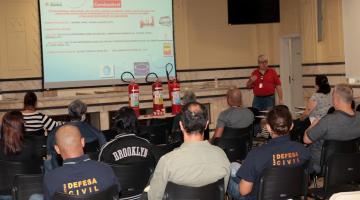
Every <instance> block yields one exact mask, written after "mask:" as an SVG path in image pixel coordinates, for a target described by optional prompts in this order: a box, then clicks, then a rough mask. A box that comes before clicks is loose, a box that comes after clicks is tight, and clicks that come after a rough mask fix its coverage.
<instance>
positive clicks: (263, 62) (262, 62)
mask: <svg viewBox="0 0 360 200" xmlns="http://www.w3.org/2000/svg"><path fill="white" fill-rule="evenodd" d="M267 63H268V61H267V60H263V61H259V64H267Z"/></svg>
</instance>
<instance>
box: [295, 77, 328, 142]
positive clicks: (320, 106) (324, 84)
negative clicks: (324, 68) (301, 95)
mask: <svg viewBox="0 0 360 200" xmlns="http://www.w3.org/2000/svg"><path fill="white" fill-rule="evenodd" d="M315 89H316V92H315V93H314V94H313V95H312V96H311V97H310V99H309V100H308V102H307V104H306V108H305V110H304V112H303V113H302V114H301V116H300V118H299V119H297V120H295V121H294V124H295V125H294V129H293V130H292V131H291V132H292V133H291V136H292V137H293V139H294V140H298V141H302V138H303V136H304V132H305V130H306V129H307V128H308V127H309V126H310V124H311V121H313V120H315V119H321V118H322V117H324V116H325V115H326V114H327V112H328V110H329V108H330V107H331V106H332V100H331V94H330V91H331V87H330V85H329V81H328V78H327V77H326V76H324V75H316V77H315Z"/></svg>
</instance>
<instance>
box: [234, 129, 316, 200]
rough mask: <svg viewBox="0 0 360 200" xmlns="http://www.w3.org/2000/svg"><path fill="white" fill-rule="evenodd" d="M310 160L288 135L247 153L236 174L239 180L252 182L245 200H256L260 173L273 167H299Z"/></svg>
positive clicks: (307, 152)
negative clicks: (250, 189)
mask: <svg viewBox="0 0 360 200" xmlns="http://www.w3.org/2000/svg"><path fill="white" fill-rule="evenodd" d="M309 159H310V152H309V150H308V149H306V148H305V147H304V146H303V145H302V144H300V143H298V142H293V141H290V137H289V136H288V135H286V136H281V137H277V138H274V139H271V140H270V142H269V143H268V144H265V145H263V146H261V147H259V148H256V149H254V150H252V151H250V152H249V154H248V155H247V157H246V159H245V160H244V162H243V164H242V165H241V167H240V169H239V170H238V172H237V173H236V176H237V177H238V178H239V179H244V180H246V181H248V182H252V183H253V184H254V185H253V188H252V191H251V193H250V194H249V195H247V196H246V199H247V200H256V197H257V193H258V189H259V181H260V176H261V173H262V172H263V171H264V169H265V168H269V167H273V166H279V167H281V166H284V167H287V166H299V165H302V164H304V163H305V162H306V161H308V160H309Z"/></svg>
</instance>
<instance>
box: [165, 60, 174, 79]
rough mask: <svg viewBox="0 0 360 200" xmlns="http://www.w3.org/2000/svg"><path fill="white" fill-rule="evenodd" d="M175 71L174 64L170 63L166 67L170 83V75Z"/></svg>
mask: <svg viewBox="0 0 360 200" xmlns="http://www.w3.org/2000/svg"><path fill="white" fill-rule="evenodd" d="M169 66H170V67H171V68H170V70H168V67H169ZM173 69H174V65H173V64H171V63H168V64H166V65H165V71H166V78H167V80H168V81H169V80H170V73H171V72H172V71H173Z"/></svg>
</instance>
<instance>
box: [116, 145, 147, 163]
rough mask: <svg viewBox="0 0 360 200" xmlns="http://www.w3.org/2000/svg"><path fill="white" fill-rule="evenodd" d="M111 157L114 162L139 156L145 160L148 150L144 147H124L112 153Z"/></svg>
mask: <svg viewBox="0 0 360 200" xmlns="http://www.w3.org/2000/svg"><path fill="white" fill-rule="evenodd" d="M112 155H113V156H114V159H115V161H118V160H120V159H123V158H126V157H130V156H139V157H144V158H146V157H147V155H148V149H147V148H144V147H136V146H135V147H126V148H122V149H119V150H117V151H115V152H113V153H112Z"/></svg>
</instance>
